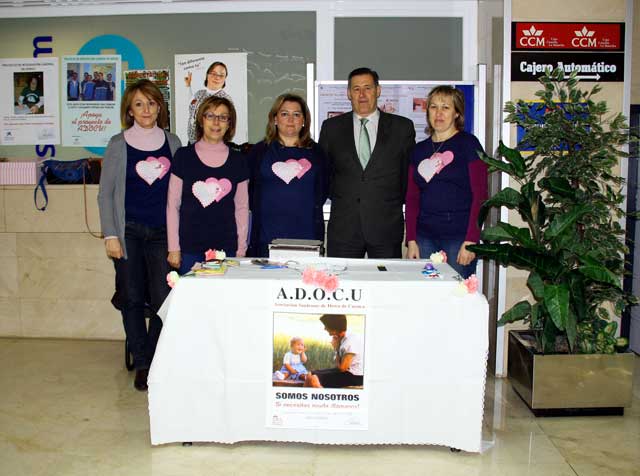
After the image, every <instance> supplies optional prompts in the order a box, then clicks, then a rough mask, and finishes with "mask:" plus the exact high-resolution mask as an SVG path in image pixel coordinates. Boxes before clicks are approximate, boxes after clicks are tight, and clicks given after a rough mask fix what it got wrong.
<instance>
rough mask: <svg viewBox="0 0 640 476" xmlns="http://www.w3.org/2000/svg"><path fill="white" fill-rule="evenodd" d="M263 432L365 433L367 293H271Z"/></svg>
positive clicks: (301, 289) (293, 289)
mask: <svg viewBox="0 0 640 476" xmlns="http://www.w3.org/2000/svg"><path fill="white" fill-rule="evenodd" d="M271 294H272V296H274V297H275V299H274V302H273V305H272V313H271V321H272V323H273V327H272V328H273V332H272V336H271V337H272V340H273V345H272V355H271V359H270V362H269V369H268V373H267V375H265V377H266V380H267V385H268V387H269V389H268V391H267V402H266V404H267V412H266V416H267V421H266V426H267V427H269V428H300V429H333V430H336V429H337V430H340V429H345V430H366V429H367V428H368V409H369V403H368V402H369V388H368V387H367V384H366V378H365V377H366V368H365V356H366V353H367V352H370V351H371V349H365V341H366V340H365V337H366V321H367V319H366V314H367V292H366V289H363V288H362V287H361V286H358V287H354V286H351V285H349V286H344V287H338V288H337V289H335V290H333V291H327V290H324V289H322V288H318V287H313V286H307V285H302V286H300V285H291V286H287V285H285V284H282V282H279V283H278V284H277V285H274V286H273V289H272V292H271Z"/></svg>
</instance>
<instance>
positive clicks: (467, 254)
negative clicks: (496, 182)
mask: <svg viewBox="0 0 640 476" xmlns="http://www.w3.org/2000/svg"><path fill="white" fill-rule="evenodd" d="M427 123H428V127H427V132H429V133H430V134H431V136H430V137H429V138H427V139H426V140H424V141H422V142H419V143H418V144H416V146H415V148H414V150H413V153H412V155H411V163H410V165H409V183H408V187H407V197H406V232H407V248H408V250H407V257H408V258H414V259H415V258H418V259H419V258H428V257H429V256H430V255H431V253H434V252H436V251H440V250H443V251H445V252H446V253H447V257H448V263H449V264H450V265H451V266H452V267H453V268H454V269H455V270H456V271H458V273H460V275H461V276H462V277H463V278H468V277H469V276H470V275H471V274H473V273H474V272H475V268H476V261H477V259H476V255H475V254H474V253H472V252H471V251H468V250H467V249H466V247H467V245H470V244H475V243H477V242H478V240H479V239H480V228H479V227H478V224H477V221H478V212H479V210H480V206H481V205H482V202H483V201H484V200H486V199H487V166H486V164H485V163H484V162H482V161H481V160H480V159H479V157H478V152H481V151H482V146H481V145H480V142H479V141H478V139H477V138H476V137H475V136H474V135H473V134H469V133H467V132H465V131H464V130H463V129H464V96H463V94H462V92H461V91H460V90H459V89H455V88H453V87H451V86H438V87H436V88H434V89H432V90H431V92H430V93H429V95H428V97H427Z"/></svg>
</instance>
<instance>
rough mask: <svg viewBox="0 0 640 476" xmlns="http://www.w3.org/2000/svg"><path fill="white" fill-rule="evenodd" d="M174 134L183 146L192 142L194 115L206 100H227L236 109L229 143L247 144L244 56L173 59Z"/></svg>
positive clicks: (194, 139) (207, 54)
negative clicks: (222, 98)
mask: <svg viewBox="0 0 640 476" xmlns="http://www.w3.org/2000/svg"><path fill="white" fill-rule="evenodd" d="M174 71H175V78H174V94H175V100H176V106H175V111H174V114H175V117H176V130H175V133H176V134H177V135H178V137H180V140H181V141H182V143H183V144H185V145H186V144H188V143H192V142H195V141H196V137H195V115H196V113H197V111H198V107H199V106H200V104H201V103H202V102H203V101H204V100H205V99H206V98H207V97H209V96H219V97H224V98H227V99H229V100H230V101H231V102H232V103H233V106H234V107H235V109H236V116H237V124H236V133H235V136H234V138H233V142H235V143H236V144H243V143H244V142H247V140H248V137H249V133H248V129H249V118H248V116H247V114H248V110H247V54H246V53H203V54H185V55H175V70H174Z"/></svg>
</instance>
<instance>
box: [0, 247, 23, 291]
mask: <svg viewBox="0 0 640 476" xmlns="http://www.w3.org/2000/svg"><path fill="white" fill-rule="evenodd" d="M18 288H19V286H18V259H17V258H16V257H15V256H2V257H0V297H8V298H15V297H18Z"/></svg>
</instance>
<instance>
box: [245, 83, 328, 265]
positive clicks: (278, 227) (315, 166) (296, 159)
mask: <svg viewBox="0 0 640 476" xmlns="http://www.w3.org/2000/svg"><path fill="white" fill-rule="evenodd" d="M310 129H311V114H310V113H309V108H308V107H307V104H306V103H305V101H304V99H302V98H301V97H300V96H298V95H296V94H283V95H281V96H279V97H278V98H277V99H276V100H275V102H274V103H273V106H272V107H271V110H270V111H269V114H268V116H267V127H266V134H265V138H264V140H263V141H261V142H259V143H258V144H256V145H255V146H254V147H253V148H252V149H251V151H250V153H249V165H250V167H251V180H250V208H251V218H252V221H251V239H250V246H249V252H248V255H249V256H267V255H268V247H269V243H271V241H272V240H273V239H275V238H292V239H313V240H319V241H324V216H323V212H322V206H323V205H324V202H325V201H326V199H327V195H328V180H329V173H328V162H327V159H326V156H325V154H324V152H323V151H322V149H321V148H320V146H319V145H318V144H316V143H315V142H314V141H313V140H312V139H311V135H310Z"/></svg>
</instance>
